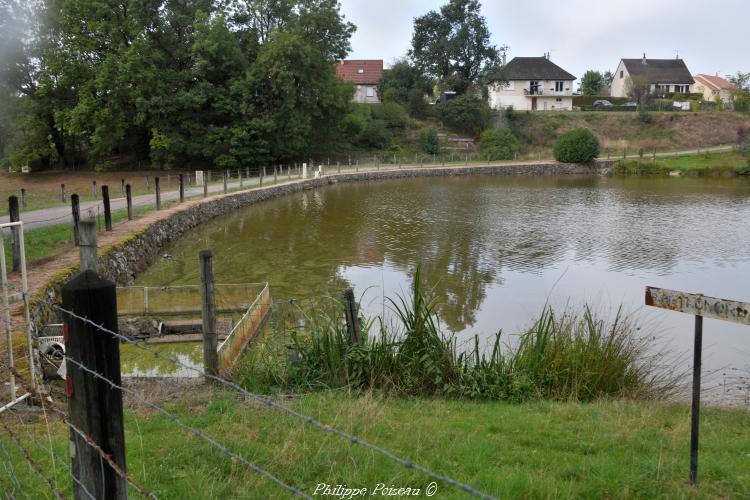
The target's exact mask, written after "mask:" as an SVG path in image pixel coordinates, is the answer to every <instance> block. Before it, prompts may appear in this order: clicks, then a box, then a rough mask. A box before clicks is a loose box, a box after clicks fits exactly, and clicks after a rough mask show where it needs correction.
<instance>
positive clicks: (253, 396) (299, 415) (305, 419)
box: [52, 304, 497, 500]
mask: <svg viewBox="0 0 750 500" xmlns="http://www.w3.org/2000/svg"><path fill="white" fill-rule="evenodd" d="M52 307H53V308H54V309H56V310H58V311H60V312H62V313H64V314H67V315H69V316H70V317H73V318H75V319H78V320H79V321H83V322H84V323H86V324H89V325H91V326H93V327H95V328H96V329H98V330H99V331H102V332H105V333H108V334H110V335H112V336H113V337H115V338H117V339H120V340H122V341H124V342H126V343H128V344H130V345H133V346H135V347H137V348H139V349H142V350H145V351H147V352H150V353H151V354H153V355H154V356H156V357H158V358H161V359H164V360H165V361H169V362H171V363H173V364H176V365H178V366H181V367H183V368H186V369H188V370H191V371H194V372H196V373H198V374H200V375H202V376H204V377H205V378H207V379H210V380H213V381H215V382H218V383H219V384H221V385H224V386H226V387H230V388H232V389H234V390H236V391H239V392H240V393H242V394H244V395H245V396H247V397H249V398H251V399H253V400H255V401H258V402H260V403H262V404H265V405H266V406H268V407H271V408H274V409H276V410H279V411H281V412H283V413H286V414H288V415H291V416H293V417H294V418H297V419H299V420H301V421H302V422H304V423H305V424H308V425H311V426H313V427H316V428H318V429H320V430H322V431H324V432H327V433H330V434H334V435H336V436H339V437H341V438H343V439H346V440H348V441H349V442H350V443H351V444H357V445H360V446H363V447H365V448H369V449H370V450H372V451H375V452H377V453H379V454H381V455H383V456H385V457H387V458H389V459H391V460H393V461H394V462H396V463H398V464H400V465H402V466H403V467H405V468H407V469H412V470H416V471H419V472H421V473H423V474H426V475H428V476H430V477H432V478H433V479H437V480H439V481H443V482H445V483H447V484H450V485H452V486H455V487H456V488H458V489H460V490H463V491H465V492H466V493H469V494H470V495H474V496H477V497H480V498H484V499H487V500H497V499H496V498H495V497H493V496H492V495H489V494H487V493H484V492H482V491H479V490H477V489H475V488H473V487H471V486H469V485H467V484H464V483H462V482H460V481H457V480H455V479H452V478H449V477H447V476H445V475H442V474H439V473H437V472H434V471H432V470H430V469H427V468H426V467H423V466H421V465H417V464H415V463H413V462H411V461H410V460H406V459H403V458H401V457H398V456H396V455H395V454H393V453H391V452H390V451H388V450H386V449H384V448H381V447H380V446H377V445H375V444H372V443H370V442H368V441H365V440H363V439H360V438H358V437H356V436H354V435H352V434H350V433H347V432H344V431H341V430H339V429H336V428H335V427H332V426H330V425H326V424H323V423H322V422H320V421H319V420H317V419H315V418H313V417H310V416H308V415H304V414H302V413H300V412H298V411H297V410H295V409H293V408H290V407H288V406H286V405H283V404H281V403H277V402H276V401H273V400H272V399H270V398H267V397H264V396H261V395H259V394H255V393H253V392H250V391H248V390H246V389H245V388H243V387H242V386H240V385H238V384H237V383H235V382H232V381H230V380H226V379H224V378H221V377H219V376H217V375H213V374H210V373H208V372H206V371H205V370H203V369H201V368H196V367H195V366H191V365H188V364H187V363H184V362H181V361H180V360H179V359H177V358H170V357H169V356H166V355H164V354H162V353H161V352H159V351H157V350H155V349H151V348H149V347H146V346H145V345H143V344H142V343H141V342H138V341H136V340H132V339H130V338H128V337H126V336H124V335H121V334H119V333H116V332H113V331H112V330H109V329H108V328H105V327H104V325H98V324H96V323H95V322H93V321H91V320H90V319H88V318H85V317H83V316H80V315H78V314H76V313H74V312H73V311H69V310H67V309H64V308H62V307H61V306H59V305H57V304H53V305H52ZM67 359H70V358H67ZM71 361H72V360H71ZM85 369H86V370H88V368H85ZM92 373H95V372H92ZM100 377H101V378H102V379H103V380H105V381H106V382H108V383H109V384H110V385H112V384H113V382H111V381H109V380H108V379H106V378H104V377H103V376H100ZM125 390H126V391H128V390H127V389H125ZM129 392H131V393H132V391H129ZM141 399H142V398H141ZM144 401H145V400H144ZM147 404H149V405H151V403H150V402H147ZM157 409H159V410H160V411H161V409H160V408H158V407H157ZM198 432H200V431H198ZM209 439H210V438H209ZM219 446H221V445H219ZM303 495H304V494H303Z"/></svg>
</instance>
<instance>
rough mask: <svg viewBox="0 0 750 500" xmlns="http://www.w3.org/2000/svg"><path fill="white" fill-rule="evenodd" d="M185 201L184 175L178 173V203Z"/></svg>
mask: <svg viewBox="0 0 750 500" xmlns="http://www.w3.org/2000/svg"><path fill="white" fill-rule="evenodd" d="M184 201H185V175H184V174H180V203H182V202H184Z"/></svg>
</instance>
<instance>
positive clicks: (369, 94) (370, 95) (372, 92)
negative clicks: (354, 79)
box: [367, 87, 375, 97]
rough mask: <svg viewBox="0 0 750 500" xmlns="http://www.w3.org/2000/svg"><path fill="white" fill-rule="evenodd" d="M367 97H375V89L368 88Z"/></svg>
mask: <svg viewBox="0 0 750 500" xmlns="http://www.w3.org/2000/svg"><path fill="white" fill-rule="evenodd" d="M367 97H375V89H374V88H372V87H367Z"/></svg>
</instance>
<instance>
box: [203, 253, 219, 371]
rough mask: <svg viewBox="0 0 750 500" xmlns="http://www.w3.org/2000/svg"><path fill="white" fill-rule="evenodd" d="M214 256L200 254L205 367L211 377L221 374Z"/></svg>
mask: <svg viewBox="0 0 750 500" xmlns="http://www.w3.org/2000/svg"><path fill="white" fill-rule="evenodd" d="M213 262H214V256H213V254H212V253H211V250H204V251H202V252H201V253H200V263H201V301H202V303H203V366H204V368H205V370H206V373H208V374H210V375H218V374H219V353H218V352H217V350H216V348H217V341H216V337H217V335H216V298H215V296H214V293H215V284H214V264H213Z"/></svg>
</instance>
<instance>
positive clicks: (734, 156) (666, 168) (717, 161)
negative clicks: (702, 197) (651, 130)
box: [615, 151, 748, 176]
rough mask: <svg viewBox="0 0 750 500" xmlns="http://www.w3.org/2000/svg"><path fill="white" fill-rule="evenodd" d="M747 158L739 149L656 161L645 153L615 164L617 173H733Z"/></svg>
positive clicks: (745, 163) (729, 174)
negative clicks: (642, 155)
mask: <svg viewBox="0 0 750 500" xmlns="http://www.w3.org/2000/svg"><path fill="white" fill-rule="evenodd" d="M747 162H748V158H747V156H746V155H745V154H743V153H741V152H740V151H722V152H718V153H700V154H695V155H685V156H670V157H661V158H657V159H656V161H653V160H651V159H650V157H649V156H648V155H645V158H644V159H643V160H625V161H620V162H618V164H617V165H616V166H615V173H618V174H625V175H629V174H646V175H667V174H669V172H675V171H677V172H681V173H682V174H685V175H698V176H701V175H726V176H731V175H735V172H736V169H738V168H741V167H743V166H745V165H747Z"/></svg>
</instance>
